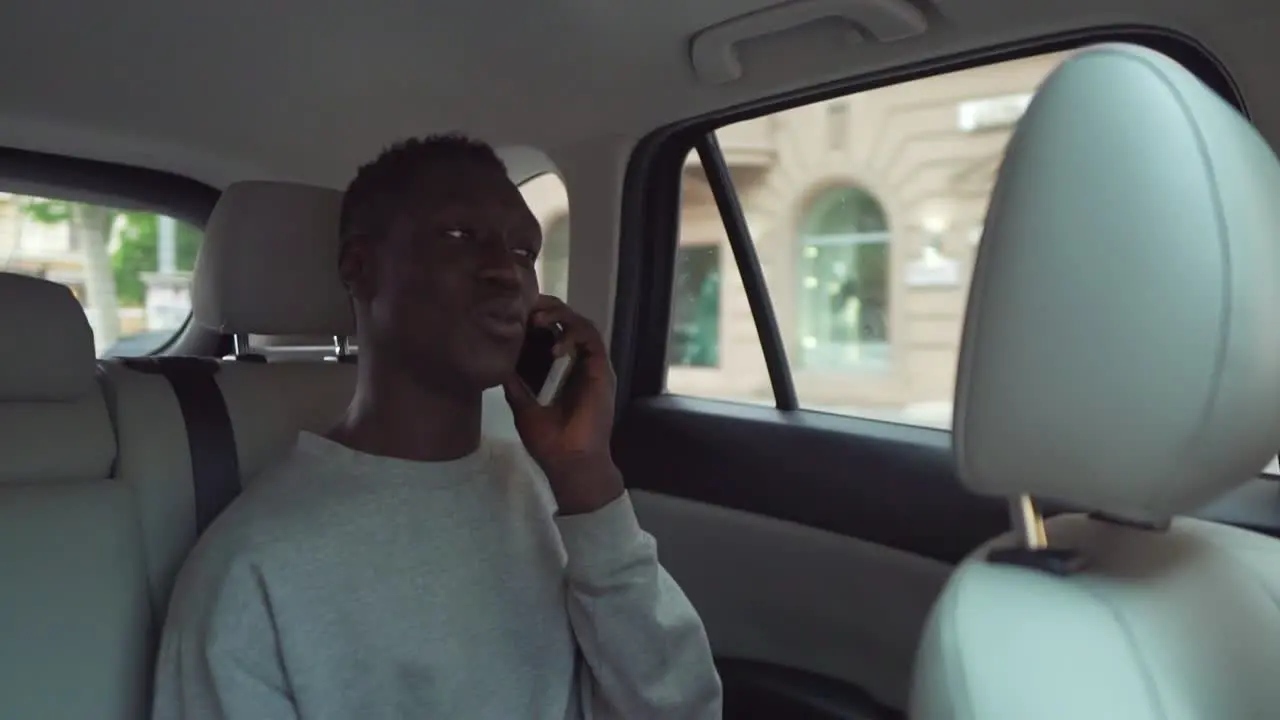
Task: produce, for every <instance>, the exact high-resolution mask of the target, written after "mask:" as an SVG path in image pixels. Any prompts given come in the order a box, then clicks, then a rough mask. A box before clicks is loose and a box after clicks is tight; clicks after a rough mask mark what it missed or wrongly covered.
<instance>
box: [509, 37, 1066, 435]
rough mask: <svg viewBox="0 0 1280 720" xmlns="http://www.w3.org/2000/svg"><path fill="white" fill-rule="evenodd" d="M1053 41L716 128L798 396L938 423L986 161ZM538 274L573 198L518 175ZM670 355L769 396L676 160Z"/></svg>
mask: <svg viewBox="0 0 1280 720" xmlns="http://www.w3.org/2000/svg"><path fill="white" fill-rule="evenodd" d="M1064 58H1065V55H1061V54H1055V55H1045V56H1039V57H1034V58H1028V59H1023V60H1017V61H1012V62H1006V63H1001V64H998V65H988V66H985V67H978V68H973V69H969V70H964V71H960V72H956V73H951V74H948V75H941V76H934V77H929V78H925V79H921V80H916V81H912V82H908V83H902V84H898V85H891V86H888V87H884V88H880V89H875V90H870V91H866V92H862V93H857V94H855V95H851V96H847V97H843V98H839V99H835V100H831V101H827V102H821V103H816V104H813V105H808V106H804V107H800V108H795V109H792V110H788V111H784V112H781V113H777V114H775V115H771V116H767V117H762V118H757V119H753V120H750V121H747V122H744V123H739V124H736V125H732V126H728V127H725V128H723V129H721V130H720V131H719V132H718V138H719V140H720V144H721V147H722V150H723V152H724V154H725V159H726V161H727V163H728V164H729V166H730V171H731V174H732V176H733V180H734V184H735V186H736V189H737V192H738V195H739V197H740V200H741V202H742V205H743V209H744V212H745V214H746V216H747V222H748V225H749V227H750V230H751V234H752V237H753V239H754V242H755V245H756V252H757V254H758V256H759V258H760V262H761V265H762V267H763V269H764V274H765V279H766V282H767V285H768V289H769V294H770V297H771V299H772V302H773V307H774V312H775V314H776V316H777V319H778V323H779V327H780V330H781V331H782V337H783V338H784V340H785V341H786V343H787V356H788V360H789V362H790V364H791V366H792V369H793V376H794V379H795V383H796V390H797V394H798V396H799V398H800V401H801V404H802V405H803V406H806V407H816V408H829V409H832V410H834V411H839V412H848V413H852V414H860V415H870V416H886V415H887V416H891V417H892V416H897V417H904V416H905V418H906V419H910V420H913V421H917V422H925V423H935V424H946V423H947V422H949V419H950V417H949V416H950V406H951V400H952V397H953V394H954V390H955V388H954V385H955V375H956V370H955V367H956V360H957V353H958V349H959V337H960V328H961V323H962V320H963V316H964V308H965V303H966V298H967V293H968V286H969V277H970V274H971V271H972V267H973V261H974V257H975V253H976V250H977V245H978V240H979V237H980V234H981V228H982V223H983V218H984V216H985V214H986V209H987V204H988V201H989V199H990V196H991V189H992V186H993V183H994V180H995V172H996V170H997V168H998V166H999V164H1000V161H1001V158H1002V157H1003V154H1004V148H1005V145H1006V143H1007V142H1008V140H1009V137H1010V135H1011V132H1012V130H1013V127H1014V126H1015V124H1016V122H1017V120H1018V118H1019V117H1020V116H1021V113H1022V112H1023V110H1025V108H1026V106H1027V102H1028V101H1029V99H1030V97H1031V94H1032V93H1033V92H1034V91H1035V89H1036V88H1037V87H1038V86H1039V84H1040V83H1041V82H1042V81H1043V80H1044V78H1045V77H1046V76H1047V75H1048V74H1049V72H1051V71H1052V70H1053V68H1055V67H1056V66H1057V65H1058V64H1059V63H1060V62H1061V61H1062V60H1063V59H1064ZM525 195H526V198H527V199H528V200H529V203H530V206H531V207H532V208H533V210H534V212H535V214H536V215H538V217H539V219H540V221H541V222H542V224H543V227H544V232H545V234H546V240H545V242H544V254H543V258H542V260H541V261H540V262H541V265H542V267H541V268H540V269H541V273H542V277H543V283H544V288H545V290H546V291H547V292H551V293H556V292H563V288H564V284H565V279H566V278H567V257H568V242H569V236H568V207H567V199H566V197H565V191H564V187H563V186H562V185H561V184H560V183H559V180H558V179H556V178H554V177H552V176H544V177H542V178H538V179H536V180H534V181H532V182H531V183H529V184H528V185H527V186H526V188H525ZM676 270H677V271H676V291H675V297H674V298H673V313H672V315H673V318H672V334H671V341H670V342H669V348H668V351H669V353H668V355H669V364H670V370H669V372H668V389H669V390H670V391H671V392H674V393H680V394H689V395H696V396H700V397H712V398H724V399H731V400H739V401H748V402H763V403H770V404H771V403H772V402H773V394H772V391H771V389H770V385H769V379H768V374H767V372H766V369H765V364H764V356H763V353H762V352H761V350H760V342H759V339H758V336H757V333H756V328H755V324H754V321H753V319H752V316H751V311H750V308H749V307H748V304H747V300H746V296H745V294H744V292H743V289H742V282H741V279H740V276H739V274H738V272H737V269H736V267H735V265H734V260H733V256H732V252H731V251H730V249H729V246H728V244H727V241H726V237H725V231H724V225H723V223H722V222H721V220H720V216H719V213H718V211H717V208H716V205H715V202H714V200H713V198H712V196H711V193H710V189H709V187H708V186H707V183H706V180H705V177H704V175H703V173H702V170H701V168H700V166H699V164H698V161H697V158H696V157H693V158H690V161H689V162H688V164H687V166H686V170H685V177H684V190H683V208H682V216H681V226H680V239H679V248H678V251H677V269H676Z"/></svg>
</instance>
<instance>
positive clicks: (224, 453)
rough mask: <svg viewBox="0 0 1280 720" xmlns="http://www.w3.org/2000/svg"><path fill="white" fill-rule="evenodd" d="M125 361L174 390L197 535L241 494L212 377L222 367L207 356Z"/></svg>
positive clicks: (232, 440) (227, 420) (227, 419)
mask: <svg viewBox="0 0 1280 720" xmlns="http://www.w3.org/2000/svg"><path fill="white" fill-rule="evenodd" d="M123 363H124V365H125V366H126V367H129V368H131V369H134V370H138V371H140V372H147V373H154V374H157V375H163V376H164V378H165V380H168V381H169V384H170V385H171V386H173V393H174V395H175V396H176V397H177V399H178V407H179V409H181V410H182V420H183V422H185V423H186V426H187V443H188V445H189V446H190V447H189V449H190V453H191V473H192V479H193V481H194V483H195V501H196V536H197V537H199V536H200V534H201V533H203V532H204V531H205V528H207V527H209V523H211V522H213V520H214V518H216V517H218V515H219V514H220V513H221V512H222V511H223V510H225V509H226V507H227V505H229V504H231V501H232V500H234V499H235V498H236V496H237V495H239V494H240V460H239V458H238V457H237V454H236V437H235V431H234V430H233V429H232V427H231V414H230V413H229V412H228V411H227V401H226V399H225V398H223V396H222V389H221V388H219V387H218V381H217V380H216V379H215V377H214V376H215V375H217V374H218V370H219V369H220V367H221V366H220V365H219V364H218V361H217V360H214V359H211V358H200V357H175V356H168V357H149V358H128V359H125V360H123Z"/></svg>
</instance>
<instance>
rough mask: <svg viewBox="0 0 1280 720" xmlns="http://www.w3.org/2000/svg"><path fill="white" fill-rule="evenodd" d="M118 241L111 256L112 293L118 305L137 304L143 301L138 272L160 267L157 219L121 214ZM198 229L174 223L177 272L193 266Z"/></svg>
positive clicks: (198, 238)
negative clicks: (114, 293) (113, 283)
mask: <svg viewBox="0 0 1280 720" xmlns="http://www.w3.org/2000/svg"><path fill="white" fill-rule="evenodd" d="M120 215H121V222H120V234H119V239H120V244H119V246H118V247H117V248H116V251H115V253H113V254H112V256H111V264H112V267H113V269H114V271H115V278H116V293H117V297H119V299H120V304H121V305H124V306H126V307H139V306H141V305H143V304H145V302H146V291H147V288H146V285H145V283H143V281H142V274H143V273H148V272H155V271H156V270H158V269H159V267H160V222H159V220H160V218H159V216H158V215H155V214H154V213H142V212H126V213H121V214H120ZM200 237H201V236H200V231H199V230H197V229H196V228H194V227H192V226H190V225H187V224H186V223H182V222H179V223H177V237H176V242H175V244H176V245H177V247H176V248H175V255H176V256H177V257H176V258H175V263H174V264H175V265H176V266H177V269H178V270H180V271H189V270H191V269H193V268H194V267H195V266H196V253H197V252H199V250H200Z"/></svg>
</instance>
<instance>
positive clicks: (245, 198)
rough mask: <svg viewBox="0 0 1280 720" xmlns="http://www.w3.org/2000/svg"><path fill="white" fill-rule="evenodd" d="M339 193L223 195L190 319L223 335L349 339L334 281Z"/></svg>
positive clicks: (302, 190) (246, 189)
mask: <svg viewBox="0 0 1280 720" xmlns="http://www.w3.org/2000/svg"><path fill="white" fill-rule="evenodd" d="M341 208H342V193H341V192H340V191H338V190H332V189H329V188H320V187H314V186H310V185H299V184H295V183H283V182H261V181H254V182H241V183H236V184H234V185H232V186H230V187H228V188H227V189H226V190H225V191H224V192H223V193H222V197H221V198H220V199H219V200H218V205H217V206H216V207H215V208H214V210H213V215H212V216H211V217H210V218H209V223H208V225H207V226H206V228H205V239H204V244H203V245H202V246H201V248H200V257H199V259H198V260H197V262H196V270H195V279H194V281H193V288H192V312H193V313H194V316H195V319H196V322H198V323H200V324H202V325H204V326H206V327H209V328H213V329H215V330H218V331H220V332H224V333H253V334H259V335H325V336H333V335H354V334H355V318H354V316H353V315H352V311H351V301H350V298H349V297H348V295H347V292H346V289H345V288H344V287H343V286H342V282H341V281H340V280H339V277H338V215H339V213H340V211H341Z"/></svg>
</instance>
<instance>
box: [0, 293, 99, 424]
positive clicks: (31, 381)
mask: <svg viewBox="0 0 1280 720" xmlns="http://www.w3.org/2000/svg"><path fill="white" fill-rule="evenodd" d="M96 362H97V358H96V357H95V354H94V348H93V329H92V328H91V327H90V326H89V319H88V318H87V317H86V316H85V314H84V310H83V309H82V308H81V307H80V303H79V301H77V300H76V297H75V295H72V294H71V290H69V289H68V288H67V287H66V286H65V285H60V284H58V283H55V282H50V281H48V280H41V279H39V278H33V277H28V276H26V275H15V274H13V273H0V402H62V401H69V400H76V399H79V398H82V397H84V396H86V395H88V394H90V393H92V392H94V391H95V390H96V389H97V380H96V372H97V365H96Z"/></svg>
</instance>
